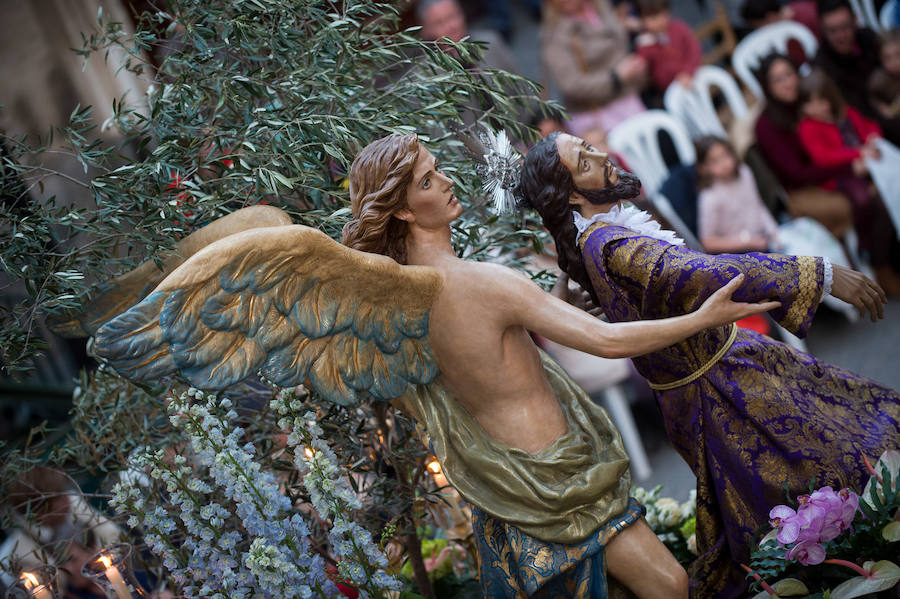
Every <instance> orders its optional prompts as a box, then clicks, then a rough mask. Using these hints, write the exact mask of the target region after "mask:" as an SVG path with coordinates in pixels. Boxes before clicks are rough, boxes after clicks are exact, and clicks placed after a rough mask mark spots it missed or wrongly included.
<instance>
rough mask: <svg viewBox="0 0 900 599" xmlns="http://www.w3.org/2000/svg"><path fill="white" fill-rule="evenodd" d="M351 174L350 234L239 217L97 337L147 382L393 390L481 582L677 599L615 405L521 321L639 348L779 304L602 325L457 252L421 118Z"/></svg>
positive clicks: (448, 199) (673, 564)
mask: <svg viewBox="0 0 900 599" xmlns="http://www.w3.org/2000/svg"><path fill="white" fill-rule="evenodd" d="M349 182H350V197H351V200H352V213H353V219H352V220H351V221H350V222H348V223H347V225H346V226H345V228H344V231H343V242H344V244H345V245H341V244H338V243H336V242H335V241H333V240H331V239H330V238H328V237H327V236H326V235H324V234H323V233H321V232H319V231H317V230H315V229H311V228H308V227H304V226H299V225H284V226H265V227H262V228H247V227H252V226H253V224H252V223H250V224H249V225H247V227H237V228H238V229H240V228H246V229H247V230H243V231H241V232H237V233H234V234H231V235H227V236H225V237H222V238H221V239H218V240H217V241H215V242H214V243H211V244H209V245H207V246H206V247H204V248H202V249H201V250H199V251H197V252H196V253H195V254H193V255H191V256H190V257H189V258H187V259H186V260H184V262H183V264H181V265H180V266H178V267H177V268H175V269H174V271H172V272H171V273H170V274H168V275H167V276H166V277H165V278H164V279H163V280H162V282H161V283H160V284H159V285H158V286H157V287H156V288H155V289H154V290H153V291H152V292H151V293H149V294H148V295H147V296H146V297H145V298H143V299H142V300H141V301H140V302H139V303H137V304H136V305H134V306H133V307H131V308H130V309H128V310H127V311H126V312H124V313H122V314H120V315H118V316H116V317H115V318H113V319H111V320H109V321H108V322H106V323H105V324H104V325H103V326H101V327H100V328H99V330H98V331H97V333H96V337H95V353H96V354H97V355H98V356H99V357H100V358H102V359H104V360H106V361H107V362H108V363H109V364H110V365H112V366H113V367H114V368H115V369H116V370H117V371H118V372H120V373H121V374H123V375H125V376H127V377H129V378H131V379H133V380H136V381H147V380H151V381H152V380H157V379H160V378H161V377H166V376H169V375H173V374H176V373H178V374H179V375H180V376H182V377H184V378H185V379H187V380H188V381H189V382H190V383H191V384H192V385H194V386H196V387H199V388H203V389H211V390H224V389H228V388H229V387H230V386H232V385H234V384H236V383H238V382H239V381H241V380H243V379H246V378H248V377H253V376H255V375H257V374H258V373H259V374H262V375H264V376H265V377H266V378H268V379H269V380H271V381H273V382H274V383H276V384H278V385H281V386H292V385H298V384H301V383H303V384H308V385H312V386H313V387H314V388H315V389H316V390H317V391H318V392H319V393H320V394H321V395H322V396H323V397H325V398H326V399H329V400H331V401H334V402H337V403H340V404H356V403H357V402H360V401H394V400H395V404H396V405H398V406H399V407H401V409H404V410H406V411H407V412H408V413H409V414H411V415H412V416H413V417H414V418H416V419H417V421H418V422H419V423H420V424H421V425H423V426H424V428H425V429H426V431H427V435H428V438H429V440H430V443H431V445H432V447H433V449H434V452H435V455H436V457H437V458H438V460H439V461H440V463H441V465H442V467H443V472H444V474H445V475H446V477H447V479H448V481H449V482H450V484H452V485H453V486H454V487H455V488H456V489H457V490H458V491H459V492H460V494H461V495H462V496H463V497H464V498H465V499H466V500H467V501H468V502H470V503H471V504H472V505H473V506H474V510H473V511H474V514H475V515H474V528H475V533H476V538H477V545H478V549H479V553H480V556H481V564H482V566H481V585H482V587H483V592H484V595H485V596H486V597H510V598H512V597H522V596H528V597H532V596H535V597H585V598H587V597H595V598H596V597H606V596H607V578H606V577H607V573H608V574H609V575H610V576H611V577H612V579H615V580H617V581H618V583H620V584H622V585H624V587H626V588H628V589H630V590H631V591H632V592H634V593H635V594H637V595H638V596H639V597H660V598H662V597H665V598H667V599H670V598H673V597H686V596H687V577H686V573H685V572H684V570H683V569H682V568H681V567H680V565H679V564H678V563H677V561H676V560H675V559H674V557H673V556H672V555H671V554H670V553H668V551H667V549H666V548H665V546H664V545H663V544H662V543H661V542H660V541H659V540H658V539H657V538H656V535H654V534H653V533H652V532H651V530H650V528H649V527H648V526H647V524H646V523H645V522H644V521H643V520H642V519H641V515H642V508H641V506H640V505H638V504H637V503H636V502H635V501H634V500H630V499H629V497H628V490H629V486H630V476H629V472H628V465H629V463H628V457H627V455H626V453H625V451H624V449H623V445H622V440H621V438H620V437H619V434H618V432H617V431H616V430H615V428H614V426H613V424H612V422H611V421H610V419H609V417H608V415H607V414H606V412H605V411H604V410H603V409H602V408H599V407H597V406H595V405H594V404H593V403H592V402H591V401H590V400H589V398H588V397H587V396H586V394H585V393H584V392H583V391H582V390H581V389H579V388H578V387H577V386H576V385H575V384H574V383H573V381H572V380H571V379H570V378H569V376H568V375H567V374H566V373H565V372H564V371H563V370H562V369H560V367H559V366H557V365H556V364H555V363H553V362H552V361H551V360H550V359H548V357H547V356H545V355H543V354H541V353H540V352H539V351H538V349H537V348H536V346H535V345H534V343H533V342H532V341H531V338H530V337H529V335H528V331H529V330H531V331H535V332H537V333H539V334H541V335H543V336H545V337H547V338H550V339H553V340H554V341H556V342H558V343H561V344H564V345H568V346H571V347H575V348H577V349H579V350H582V351H585V352H590V353H593V354H597V355H601V356H607V357H623V356H637V355H642V354H645V353H647V352H652V351H656V350H659V349H661V348H664V347H666V346H669V345H671V344H673V343H677V342H678V341H680V340H682V339H684V338H686V337H688V336H690V335H693V334H696V333H697V332H698V331H701V330H703V329H706V328H710V327H722V326H725V325H726V324H729V323H731V322H734V321H735V320H736V319H739V318H742V317H745V316H747V315H749V314H755V313H759V312H763V311H767V310H771V309H773V308H776V307H777V306H778V305H779V304H778V303H777V302H769V301H767V302H762V303H743V302H734V301H732V300H731V293H732V292H733V291H734V290H735V289H737V288H738V287H739V286H740V285H741V283H742V277H740V276H739V277H736V278H735V279H734V280H732V281H731V282H729V283H728V284H726V285H724V286H723V287H722V288H721V289H719V290H718V291H717V292H715V293H713V294H711V295H710V297H709V299H708V300H707V301H706V302H704V303H703V304H702V305H701V306H699V307H698V309H697V310H696V311H694V312H691V313H690V314H684V315H681V316H677V317H674V318H667V319H660V320H653V321H647V322H632V323H624V324H608V323H605V322H602V321H600V320H598V319H595V318H592V317H591V316H589V315H588V314H586V313H584V312H582V311H580V310H577V309H576V308H573V307H572V306H570V305H568V304H567V303H565V302H563V301H561V300H559V299H557V298H555V297H553V296H552V295H550V294H548V293H546V292H544V291H542V290H541V289H540V288H539V287H538V286H537V285H535V284H534V283H533V282H531V281H530V280H529V279H528V278H527V277H525V276H523V275H521V274H518V273H516V272H514V271H512V270H510V269H508V268H506V267H503V266H500V265H496V264H486V263H475V262H467V261H464V260H461V259H459V258H457V256H456V255H455V254H454V253H453V250H452V248H451V244H450V224H451V222H452V221H453V220H454V219H455V218H457V217H458V216H459V215H460V213H461V212H462V209H463V208H462V206H461V205H460V203H459V202H458V201H457V199H456V197H455V196H454V195H453V183H452V181H451V180H450V179H449V178H447V177H446V176H445V175H444V174H443V173H442V172H441V170H440V169H439V168H438V167H437V165H436V164H435V159H434V156H433V155H432V154H431V152H429V151H428V150H427V149H426V148H425V147H424V146H423V145H422V144H421V143H419V141H418V138H417V137H416V136H415V135H399V134H394V135H390V136H388V137H385V138H382V139H379V140H377V141H375V142H373V143H371V144H370V145H368V146H367V147H366V148H365V149H363V150H362V151H361V152H360V154H359V156H357V158H356V159H355V160H354V162H353V164H352V166H351V169H350V175H349ZM236 214H239V213H236ZM214 225H215V223H214Z"/></svg>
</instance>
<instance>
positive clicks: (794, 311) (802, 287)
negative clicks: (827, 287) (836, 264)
mask: <svg viewBox="0 0 900 599" xmlns="http://www.w3.org/2000/svg"><path fill="white" fill-rule="evenodd" d="M819 261H820V258H814V257H812V256H797V270H798V274H799V277H798V278H799V280H798V282H797V297H796V299H795V300H794V302H793V303H792V304H791V308H790V310H788V313H787V314H786V315H785V317H784V320H782V321H781V322H780V323H779V324H780V325H781V326H783V327H784V328H786V329H787V330H789V331H795V330H797V329H799V328H800V324H801V323H802V322H803V321H804V319H805V318H806V315H807V313H808V312H809V310H810V307H811V306H817V305H818V304H819V295H820V293H821V289H822V287H821V285H819V277H818V267H819Z"/></svg>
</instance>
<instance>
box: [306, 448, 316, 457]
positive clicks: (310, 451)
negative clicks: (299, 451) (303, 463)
mask: <svg viewBox="0 0 900 599" xmlns="http://www.w3.org/2000/svg"><path fill="white" fill-rule="evenodd" d="M313 455H314V454H313V450H312V449H310V448H309V447H307V448H306V457H307V458H309V459H312V457H313Z"/></svg>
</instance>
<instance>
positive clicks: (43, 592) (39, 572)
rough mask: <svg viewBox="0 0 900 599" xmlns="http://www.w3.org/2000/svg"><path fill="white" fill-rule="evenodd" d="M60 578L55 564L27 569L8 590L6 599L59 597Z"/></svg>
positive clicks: (55, 598)
mask: <svg viewBox="0 0 900 599" xmlns="http://www.w3.org/2000/svg"><path fill="white" fill-rule="evenodd" d="M59 597H61V595H60V593H59V579H58V577H57V573H56V567H55V566H40V567H39V568H34V569H32V570H25V571H24V572H22V573H21V574H20V575H19V579H18V580H17V581H16V584H14V585H12V586H11V587H9V589H8V590H7V591H6V599H58V598H59Z"/></svg>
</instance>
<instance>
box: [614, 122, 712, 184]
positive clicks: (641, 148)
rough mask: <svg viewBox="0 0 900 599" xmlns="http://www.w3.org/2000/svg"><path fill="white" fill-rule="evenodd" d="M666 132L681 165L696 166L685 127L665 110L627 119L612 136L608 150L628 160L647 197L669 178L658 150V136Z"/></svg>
mask: <svg viewBox="0 0 900 599" xmlns="http://www.w3.org/2000/svg"><path fill="white" fill-rule="evenodd" d="M660 131H665V132H666V133H667V134H668V135H669V137H670V138H672V142H673V143H674V144H675V151H676V152H677V153H678V159H679V161H680V162H681V164H694V162H695V161H696V159H697V155H696V153H695V152H694V144H692V143H691V138H690V135H688V132H687V129H685V126H684V125H683V124H682V123H681V122H680V121H679V120H678V119H676V118H675V117H673V116H672V115H671V114H669V113H668V112H666V111H664V110H648V111H647V112H642V113H641V114H638V115H636V116H633V117H631V118H629V119H626V120H624V121H622V122H621V123H619V124H618V125H616V126H615V127H614V128H613V130H612V131H610V132H609V137H608V141H609V147H610V149H611V150H613V151H614V152H617V153H619V154H621V155H622V157H623V158H625V162H627V163H628V167H629V168H630V169H631V170H632V171H634V174H636V175H637V176H638V177H639V178H640V180H641V185H642V186H643V189H644V193H646V194H647V197H650V198H653V197H654V196H655V195H656V192H657V191H658V190H659V188H660V186H661V185H662V184H663V182H664V181H665V180H666V177H667V176H668V174H669V168H668V167H667V166H666V161H665V160H664V159H663V155H662V151H661V150H660V147H659V133H660Z"/></svg>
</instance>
